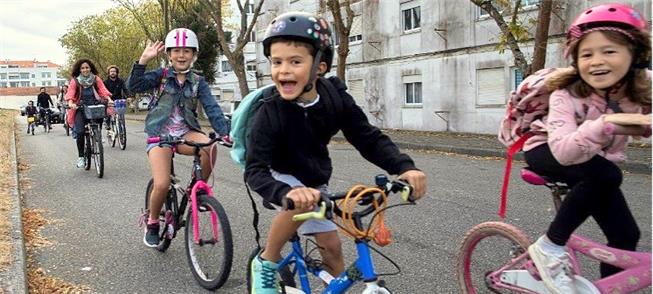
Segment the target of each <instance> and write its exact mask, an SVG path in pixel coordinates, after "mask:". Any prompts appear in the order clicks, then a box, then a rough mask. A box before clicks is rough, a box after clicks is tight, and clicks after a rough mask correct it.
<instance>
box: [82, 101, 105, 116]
mask: <svg viewBox="0 0 653 294" xmlns="http://www.w3.org/2000/svg"><path fill="white" fill-rule="evenodd" d="M84 116H85V117H86V119H101V118H105V117H106V116H107V114H106V106H104V105H102V104H98V105H87V106H84Z"/></svg>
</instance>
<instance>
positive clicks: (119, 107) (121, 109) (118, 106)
mask: <svg viewBox="0 0 653 294" xmlns="http://www.w3.org/2000/svg"><path fill="white" fill-rule="evenodd" d="M113 109H115V111H116V113H117V114H125V113H126V112H127V105H126V102H124V101H119V100H116V102H115V104H114V105H113Z"/></svg>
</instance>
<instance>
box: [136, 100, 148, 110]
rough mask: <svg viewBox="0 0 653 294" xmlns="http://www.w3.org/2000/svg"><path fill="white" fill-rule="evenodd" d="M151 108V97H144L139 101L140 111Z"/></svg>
mask: <svg viewBox="0 0 653 294" xmlns="http://www.w3.org/2000/svg"><path fill="white" fill-rule="evenodd" d="M149 106H150V98H149V97H143V98H141V99H140V100H138V110H147V108H148V107H149Z"/></svg>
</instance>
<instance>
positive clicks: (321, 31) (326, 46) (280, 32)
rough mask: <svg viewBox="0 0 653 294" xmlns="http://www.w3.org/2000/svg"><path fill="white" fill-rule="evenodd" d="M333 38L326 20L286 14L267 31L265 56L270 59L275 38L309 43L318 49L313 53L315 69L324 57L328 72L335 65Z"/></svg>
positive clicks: (306, 14) (302, 13) (264, 42)
mask: <svg viewBox="0 0 653 294" xmlns="http://www.w3.org/2000/svg"><path fill="white" fill-rule="evenodd" d="M331 36H332V34H331V29H330V28H329V22H327V20H326V19H324V18H321V17H318V16H315V15H312V14H310V13H306V12H299V11H292V12H286V13H284V14H281V15H279V16H277V17H275V18H274V19H273V20H272V22H271V23H270V25H269V26H268V28H267V30H266V31H265V38H264V39H263V54H264V55H265V57H268V58H269V57H270V45H271V43H272V40H274V39H275V38H283V39H288V40H298V41H303V42H307V43H309V44H311V45H313V47H315V49H316V50H315V51H316V52H314V53H313V54H314V55H313V56H314V57H315V59H316V60H315V61H316V63H314V64H315V66H314V67H317V64H319V62H320V60H319V59H318V57H322V55H324V60H325V62H326V64H327V72H328V71H330V70H331V64H332V63H333V41H332V40H331ZM318 53H319V55H318Z"/></svg>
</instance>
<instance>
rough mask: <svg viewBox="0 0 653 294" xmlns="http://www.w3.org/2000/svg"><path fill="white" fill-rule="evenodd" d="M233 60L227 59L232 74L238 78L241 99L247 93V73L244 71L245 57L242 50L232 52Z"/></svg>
mask: <svg viewBox="0 0 653 294" xmlns="http://www.w3.org/2000/svg"><path fill="white" fill-rule="evenodd" d="M233 58H234V60H231V59H230V60H229V62H230V63H231V65H232V67H233V69H234V74H235V75H236V77H237V78H238V87H239V88H240V99H241V100H242V99H243V98H245V96H247V94H249V86H248V85H247V74H246V73H245V57H244V56H243V53H242V51H240V52H234V55H233Z"/></svg>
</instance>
